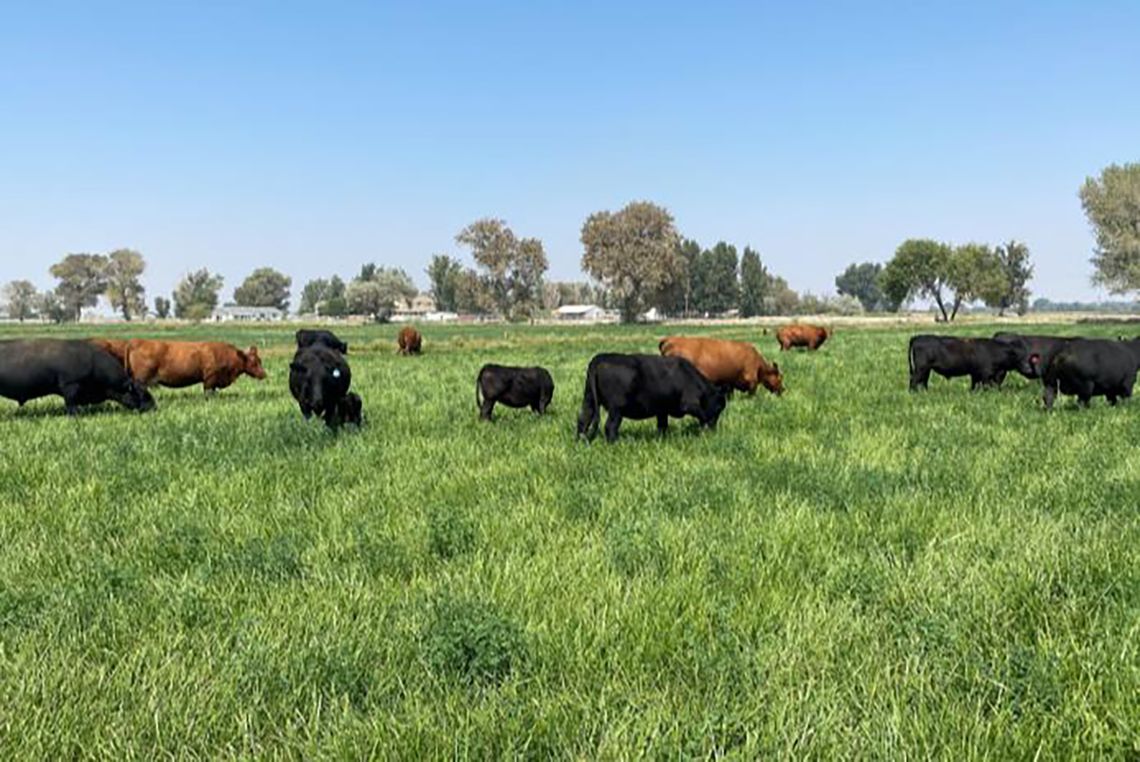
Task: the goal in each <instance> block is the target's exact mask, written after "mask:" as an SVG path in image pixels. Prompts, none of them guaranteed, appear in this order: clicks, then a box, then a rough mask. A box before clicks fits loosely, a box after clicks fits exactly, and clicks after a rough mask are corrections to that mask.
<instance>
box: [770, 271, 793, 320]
mask: <svg viewBox="0 0 1140 762" xmlns="http://www.w3.org/2000/svg"><path fill="white" fill-rule="evenodd" d="M765 292H766V294H767V295H766V296H765V297H764V310H765V312H767V313H768V314H769V315H795V314H796V313H797V312H799V309H800V295H799V294H798V293H796V291H795V290H794V289H793V288H792V287H791V286H789V285H788V282H787V281H786V280H784V279H783V278H781V277H780V276H778V275H777V276H770V277H769V278H768V283H767V284H766V286H765Z"/></svg>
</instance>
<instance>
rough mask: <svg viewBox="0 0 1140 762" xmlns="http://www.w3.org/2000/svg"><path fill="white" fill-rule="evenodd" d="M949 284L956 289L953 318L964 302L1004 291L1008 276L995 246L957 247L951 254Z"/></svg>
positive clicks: (951, 314) (965, 245) (951, 318)
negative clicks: (1006, 276)
mask: <svg viewBox="0 0 1140 762" xmlns="http://www.w3.org/2000/svg"><path fill="white" fill-rule="evenodd" d="M946 285H947V286H948V287H949V288H950V289H952V290H953V292H954V303H953V304H954V306H953V308H952V309H951V311H950V320H954V318H956V317H957V316H958V310H959V309H960V308H961V306H962V305H963V304H969V303H970V302H973V301H976V300H978V299H984V298H985V296H986V295H993V294H995V293H1000V292H1002V291H1003V290H1004V288H1005V275H1004V273H1003V272H1002V270H1001V263H1000V262H999V261H998V259H997V256H996V255H995V254H994V252H993V249H991V248H990V247H989V246H986V245H985V244H981V243H967V244H963V245H961V246H958V247H956V248H955V249H954V251H953V253H952V254H951V255H950V260H949V264H948V266H947V269H946Z"/></svg>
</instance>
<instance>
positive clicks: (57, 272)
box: [51, 254, 107, 320]
mask: <svg viewBox="0 0 1140 762" xmlns="http://www.w3.org/2000/svg"><path fill="white" fill-rule="evenodd" d="M51 274H52V277H54V278H56V279H58V280H59V284H58V285H56V287H55V293H56V296H58V297H59V300H60V302H61V303H62V304H63V307H64V309H65V310H66V313H67V316H68V319H70V320H79V318H80V317H81V316H82V315H83V308H84V307H94V306H95V305H96V304H98V303H99V297H100V296H101V295H102V294H103V292H104V291H106V290H107V258H106V257H104V256H103V255H102V254H68V255H67V256H66V257H64V258H63V259H62V260H60V261H59V262H57V263H55V264H54V265H52V266H51Z"/></svg>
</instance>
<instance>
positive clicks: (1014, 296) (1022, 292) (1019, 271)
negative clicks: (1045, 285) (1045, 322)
mask: <svg viewBox="0 0 1140 762" xmlns="http://www.w3.org/2000/svg"><path fill="white" fill-rule="evenodd" d="M994 255H995V256H996V257H997V261H998V265H999V267H1000V268H1001V271H1002V275H1003V276H1004V277H1003V278H1002V280H1001V288H1000V289H998V290H997V291H989V292H988V293H986V294H983V295H982V298H983V299H985V302H986V304H988V305H989V306H990V307H996V308H997V310H998V314H999V315H1004V314H1005V311H1006V310H1008V309H1010V308H1011V307H1012V308H1013V309H1015V310H1017V314H1018V315H1024V314H1025V313H1026V312H1027V311H1028V310H1029V287H1028V286H1027V285H1026V284H1027V283H1029V279H1030V278H1032V277H1033V265H1031V264H1030V263H1029V247H1028V246H1026V245H1025V244H1023V243H1019V242H1017V241H1010V242H1009V243H1007V244H1005V245H1004V246H999V247H997V249H996V250H995V251H994Z"/></svg>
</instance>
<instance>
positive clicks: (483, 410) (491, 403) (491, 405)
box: [479, 397, 495, 421]
mask: <svg viewBox="0 0 1140 762" xmlns="http://www.w3.org/2000/svg"><path fill="white" fill-rule="evenodd" d="M494 410H495V400H493V399H487V398H486V397H484V398H483V404H482V405H480V406H479V417H480V418H482V419H483V420H484V421H489V420H491V413H492V412H493V411H494Z"/></svg>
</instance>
